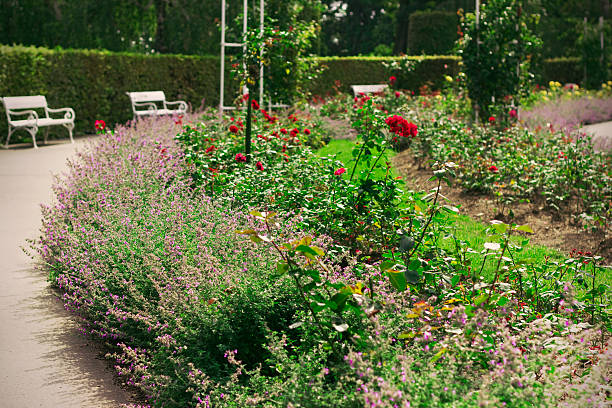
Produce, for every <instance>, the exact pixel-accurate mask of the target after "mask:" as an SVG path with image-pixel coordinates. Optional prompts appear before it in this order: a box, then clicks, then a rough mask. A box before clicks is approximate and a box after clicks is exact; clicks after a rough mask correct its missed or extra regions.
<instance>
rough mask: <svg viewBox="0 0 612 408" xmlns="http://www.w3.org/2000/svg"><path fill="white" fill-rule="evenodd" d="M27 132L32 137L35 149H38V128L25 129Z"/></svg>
mask: <svg viewBox="0 0 612 408" xmlns="http://www.w3.org/2000/svg"><path fill="white" fill-rule="evenodd" d="M25 130H27V131H28V132H30V134H31V135H32V144H33V145H34V148H35V149H38V145H37V144H36V133H37V132H38V126H35V127H31V128H25Z"/></svg>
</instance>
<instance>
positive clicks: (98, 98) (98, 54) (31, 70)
mask: <svg viewBox="0 0 612 408" xmlns="http://www.w3.org/2000/svg"><path fill="white" fill-rule="evenodd" d="M316 60H317V61H318V62H319V63H320V64H321V66H322V67H323V72H322V73H321V75H320V76H319V77H318V78H317V79H316V80H315V81H313V82H312V83H311V84H310V89H311V91H312V93H313V94H316V95H321V96H324V95H326V94H328V93H331V92H332V90H333V87H334V85H335V82H336V81H337V80H338V81H340V89H341V90H342V91H345V92H350V85H355V84H376V83H387V81H388V78H389V75H390V74H394V75H396V76H397V79H398V81H397V84H396V87H397V88H401V89H412V90H417V89H418V88H419V87H421V86H422V85H429V86H430V87H432V88H436V87H438V86H439V85H440V83H441V81H442V80H443V77H444V75H451V76H454V75H455V74H456V73H457V71H458V68H459V62H460V59H459V58H458V57H454V56H421V57H408V58H407V60H408V61H412V62H414V69H412V70H411V71H406V70H404V71H401V70H400V71H397V70H395V71H394V70H393V69H391V68H389V65H391V64H393V63H397V64H402V63H405V62H406V59H405V58H400V57H319V58H316ZM226 77H228V76H226ZM581 79H582V72H581V69H580V67H579V61H578V59H576V58H561V59H554V60H547V61H546V62H545V64H544V69H543V73H542V81H543V82H547V81H549V80H556V81H559V82H576V83H580V82H581ZM232 88H233V91H234V93H235V90H236V89H237V86H236V84H233V83H231V82H230V81H228V83H227V84H226V92H225V95H226V98H228V99H230V96H231V95H233V92H232ZM145 90H163V91H164V92H165V93H166V97H167V98H168V99H169V100H177V99H182V100H185V101H187V102H188V103H189V104H191V106H192V107H193V108H198V107H200V106H201V105H202V104H203V103H204V104H205V105H208V106H216V105H218V103H219V57H216V56H185V55H167V54H166V55H153V56H145V55H141V54H127V53H112V52H106V51H91V50H49V49H45V48H36V47H21V46H12V47H10V46H3V45H0V96H16V95H37V94H42V95H46V96H47V101H48V103H49V106H50V107H65V106H70V107H72V108H74V110H75V112H76V132H78V133H86V132H93V131H94V129H93V123H94V122H95V120H96V119H104V120H105V121H106V122H107V123H109V124H113V123H124V122H126V121H127V120H129V119H131V118H132V111H131V105H130V101H129V98H128V97H127V96H126V95H125V92H127V91H145ZM0 109H1V111H0V135H2V139H3V137H4V136H5V135H6V132H7V123H6V116H5V113H4V111H3V108H0Z"/></svg>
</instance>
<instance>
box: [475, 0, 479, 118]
mask: <svg viewBox="0 0 612 408" xmlns="http://www.w3.org/2000/svg"><path fill="white" fill-rule="evenodd" d="M479 26H480V0H476V56H478V54H479V53H480V52H479V51H480V35H479V34H478V28H479ZM474 107H475V108H476V109H474V110H475V112H474V115H475V116H476V123H478V119H479V113H480V112H479V111H480V106H478V104H476V105H475V106H474Z"/></svg>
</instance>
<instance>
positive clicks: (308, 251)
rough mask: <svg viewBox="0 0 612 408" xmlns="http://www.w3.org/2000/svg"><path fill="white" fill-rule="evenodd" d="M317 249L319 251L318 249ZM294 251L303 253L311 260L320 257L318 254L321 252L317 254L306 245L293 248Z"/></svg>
mask: <svg viewBox="0 0 612 408" xmlns="http://www.w3.org/2000/svg"><path fill="white" fill-rule="evenodd" d="M318 249H319V250H320V248H318ZM295 250H296V251H298V252H301V253H303V254H304V255H306V256H308V255H310V256H311V257H312V258H316V257H317V256H320V252H322V251H319V252H318V251H316V250H315V249H313V248H312V247H310V246H308V245H298V246H297V248H295Z"/></svg>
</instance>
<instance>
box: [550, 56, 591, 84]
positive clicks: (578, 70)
mask: <svg viewBox="0 0 612 408" xmlns="http://www.w3.org/2000/svg"><path fill="white" fill-rule="evenodd" d="M583 77H584V72H583V68H582V62H581V61H580V58H578V57H564V58H551V59H547V60H544V64H543V67H542V81H543V84H544V85H547V84H548V81H557V82H561V83H562V84H566V83H574V84H581V83H582V81H583Z"/></svg>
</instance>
